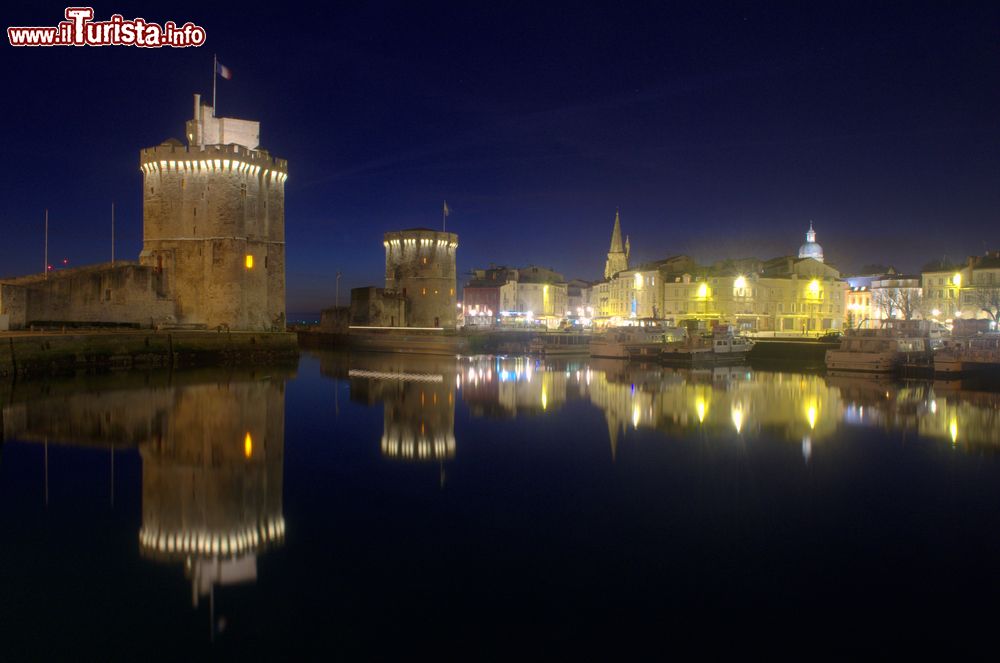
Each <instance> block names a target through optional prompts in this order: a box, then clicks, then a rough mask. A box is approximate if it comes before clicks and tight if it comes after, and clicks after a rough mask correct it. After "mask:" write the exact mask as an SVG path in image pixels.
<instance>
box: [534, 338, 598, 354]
mask: <svg viewBox="0 0 1000 663" xmlns="http://www.w3.org/2000/svg"><path fill="white" fill-rule="evenodd" d="M528 352H529V354H537V355H543V356H545V357H552V356H557V355H587V354H590V334H581V333H579V332H546V333H544V334H538V335H537V336H535V337H534V338H532V339H531V342H530V343H529V344H528Z"/></svg>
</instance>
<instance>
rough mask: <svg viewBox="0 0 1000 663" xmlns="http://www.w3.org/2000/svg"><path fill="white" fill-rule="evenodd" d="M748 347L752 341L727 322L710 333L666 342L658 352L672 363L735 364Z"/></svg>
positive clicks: (674, 364) (743, 356)
mask: <svg viewBox="0 0 1000 663" xmlns="http://www.w3.org/2000/svg"><path fill="white" fill-rule="evenodd" d="M752 347H753V341H751V340H750V339H749V338H747V337H745V336H741V335H739V334H736V333H735V332H734V331H733V328H732V327H731V326H730V325H719V326H717V327H716V328H715V329H714V330H713V331H712V333H711V334H710V335H705V336H700V337H691V338H688V339H687V340H686V341H685V342H682V343H670V344H667V345H666V346H665V347H664V348H663V349H662V351H661V352H660V360H661V361H662V362H663V363H664V364H668V365H672V366H710V365H717V364H739V363H742V362H743V361H745V360H746V357H747V354H749V352H750V349H751V348H752Z"/></svg>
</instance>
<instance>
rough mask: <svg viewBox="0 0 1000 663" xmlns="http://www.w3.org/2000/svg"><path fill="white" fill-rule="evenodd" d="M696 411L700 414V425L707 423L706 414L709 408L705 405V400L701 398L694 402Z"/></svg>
mask: <svg viewBox="0 0 1000 663" xmlns="http://www.w3.org/2000/svg"><path fill="white" fill-rule="evenodd" d="M694 409H695V411H696V412H697V413H698V423H699V424H701V423H704V422H705V412H706V411H707V410H708V406H707V405H706V404H705V399H704V398H703V397H701V396H699V397H698V399H697V400H695V402H694Z"/></svg>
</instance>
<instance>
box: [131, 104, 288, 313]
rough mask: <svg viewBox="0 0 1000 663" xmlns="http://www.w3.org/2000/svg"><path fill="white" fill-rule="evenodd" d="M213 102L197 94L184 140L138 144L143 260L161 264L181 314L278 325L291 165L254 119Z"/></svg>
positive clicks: (281, 310) (282, 299)
mask: <svg viewBox="0 0 1000 663" xmlns="http://www.w3.org/2000/svg"><path fill="white" fill-rule="evenodd" d="M213 111H214V109H213V108H212V107H211V106H203V105H202V104H201V98H200V95H197V94H196V95H195V96H194V118H193V119H192V120H189V121H188V123H187V140H188V144H187V145H186V146H185V145H183V144H181V143H180V141H177V140H173V139H171V140H168V141H166V142H164V143H162V144H161V145H158V146H156V147H149V148H146V149H144V150H142V152H141V153H140V168H141V170H142V173H143V187H142V199H143V206H142V213H143V248H142V253H141V254H140V256H139V260H140V262H141V263H142V264H144V265H148V266H152V267H155V268H157V269H158V270H160V271H161V272H162V274H163V279H164V289H165V290H166V291H167V292H168V293H170V296H171V297H172V298H173V299H174V301H175V308H176V317H177V322H179V323H186V324H203V325H207V326H208V327H209V328H215V327H218V326H220V325H221V326H224V327H228V328H230V329H245V330H262V331H270V330H283V329H284V327H285V180H286V179H287V177H288V164H287V162H286V161H285V160H284V159H276V158H272V157H271V156H270V155H269V154H268V152H267V151H266V150H264V149H262V148H261V147H260V144H259V136H260V123H258V122H253V121H249V120H237V119H233V118H228V117H225V118H223V117H215V115H214V112H213Z"/></svg>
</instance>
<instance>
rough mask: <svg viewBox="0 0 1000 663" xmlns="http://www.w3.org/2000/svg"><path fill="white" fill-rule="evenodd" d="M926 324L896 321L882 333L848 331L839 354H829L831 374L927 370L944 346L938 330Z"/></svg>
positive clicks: (827, 359)
mask: <svg viewBox="0 0 1000 663" xmlns="http://www.w3.org/2000/svg"><path fill="white" fill-rule="evenodd" d="M921 322H924V321H919V320H909V321H903V320H900V321H893V322H892V323H889V324H887V325H886V326H885V327H883V328H881V329H848V330H847V331H846V332H845V334H844V338H843V340H842V341H841V343H840V347H839V348H837V349H835V350H827V351H826V367H827V369H828V370H831V371H863V372H867V373H894V372H896V371H899V370H901V369H902V368H903V366H906V365H915V364H920V365H924V366H926V365H927V364H928V363H929V362H930V360H931V357H932V353H933V350H932V348H933V347H934V346H935V345H936V344H937V343H940V337H939V336H936V335H935V333H936V330H934V329H933V328H932V326H931V325H928V324H916V323H921Z"/></svg>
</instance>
